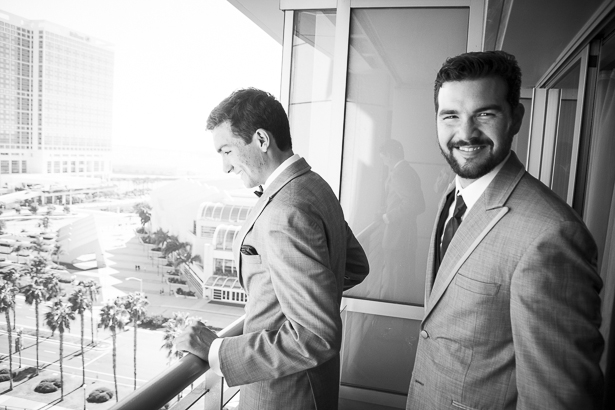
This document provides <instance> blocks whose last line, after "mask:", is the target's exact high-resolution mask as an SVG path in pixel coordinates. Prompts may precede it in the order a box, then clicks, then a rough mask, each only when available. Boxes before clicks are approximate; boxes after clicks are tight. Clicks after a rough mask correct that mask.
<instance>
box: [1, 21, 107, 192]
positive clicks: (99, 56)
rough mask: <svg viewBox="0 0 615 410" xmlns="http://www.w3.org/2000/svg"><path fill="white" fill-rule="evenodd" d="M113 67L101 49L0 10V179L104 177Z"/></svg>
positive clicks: (79, 35)
mask: <svg viewBox="0 0 615 410" xmlns="http://www.w3.org/2000/svg"><path fill="white" fill-rule="evenodd" d="M113 61H114V55H113V51H112V48H111V45H110V44H109V43H106V42H104V41H101V40H98V39H95V38H92V37H90V36H88V35H86V34H83V33H79V32H76V31H73V30H70V29H68V28H65V27H61V26H58V25H55V24H52V23H50V22H46V21H34V20H27V19H24V18H22V17H19V16H16V15H13V14H10V13H7V12H4V11H0V175H3V174H4V175H7V174H26V173H36V174H72V175H79V176H104V175H106V174H108V173H109V172H110V168H111V167H110V154H111V138H112V105H113V101H112V99H113ZM0 182H1V181H0Z"/></svg>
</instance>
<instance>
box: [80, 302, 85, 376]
mask: <svg viewBox="0 0 615 410" xmlns="http://www.w3.org/2000/svg"><path fill="white" fill-rule="evenodd" d="M84 320H85V315H84V314H83V310H81V371H82V373H83V383H82V385H85V353H84V351H83V342H84V341H85V325H84V323H83V321H84Z"/></svg>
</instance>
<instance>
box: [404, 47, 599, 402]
mask: <svg viewBox="0 0 615 410" xmlns="http://www.w3.org/2000/svg"><path fill="white" fill-rule="evenodd" d="M520 86H521V71H520V69H519V67H518V65H517V62H516V60H515V58H514V57H513V56H512V55H510V54H507V53H505V52H501V51H494V52H480V53H467V54H462V55H460V56H457V57H453V58H450V59H448V60H447V61H446V62H445V63H444V65H443V66H442V68H441V69H440V71H439V73H438V75H437V77H436V83H435V96H434V97H435V104H436V122H437V131H438V141H439V145H440V149H441V151H442V154H443V155H444V157H445V158H446V160H447V162H448V163H449V165H450V166H451V168H452V169H453V171H454V172H455V173H456V174H457V176H456V178H455V181H453V182H452V183H451V185H450V186H449V188H448V190H447V192H446V194H445V196H444V198H442V201H441V203H440V208H439V212H438V215H440V217H439V218H437V221H436V224H435V225H436V226H435V227H434V230H433V234H432V239H431V245H430V250H429V256H428V265H427V266H428V269H427V270H428V271H427V280H426V289H425V290H426V292H425V317H424V319H423V322H422V324H421V337H420V338H419V345H418V348H417V354H416V362H415V366H414V372H413V374H412V378H411V381H410V389H409V395H408V401H407V409H413V410H418V409H434V410H442V409H549V410H552V409H571V410H572V409H598V408H600V403H601V398H602V389H603V376H602V373H601V370H600V368H599V366H598V361H599V359H600V355H601V353H602V350H603V347H604V342H603V339H602V337H601V335H600V333H599V327H600V321H601V318H600V297H599V292H600V289H601V287H602V282H601V280H600V278H599V276H598V274H597V273H596V259H597V255H596V246H595V243H594V240H593V239H592V237H591V235H590V233H589V231H588V230H587V228H586V227H585V225H584V223H583V221H582V220H581V219H580V218H579V217H578V216H577V214H576V213H575V212H574V211H573V210H572V209H571V208H570V207H569V206H568V205H567V204H566V203H565V202H564V201H562V200H561V199H560V198H559V197H558V196H557V195H555V194H554V193H553V192H552V191H551V190H550V189H548V188H547V187H546V186H544V185H543V184H542V183H541V182H540V181H538V180H536V179H535V178H533V177H532V176H531V175H529V174H528V173H527V172H526V171H525V170H524V168H523V165H522V164H521V163H520V162H519V160H518V159H517V156H516V155H515V153H514V152H512V151H511V144H512V139H513V137H514V135H515V134H516V133H517V132H518V131H519V127H520V126H521V120H522V118H523V114H524V109H523V106H522V105H521V104H519V93H520Z"/></svg>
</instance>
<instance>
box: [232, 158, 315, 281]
mask: <svg viewBox="0 0 615 410" xmlns="http://www.w3.org/2000/svg"><path fill="white" fill-rule="evenodd" d="M310 169H311V167H310V166H309V165H308V163H307V162H306V161H305V159H303V158H301V159H299V160H297V161H295V162H293V163H292V164H291V165H290V166H289V167H288V168H286V169H285V170H284V171H283V172H282V173H281V174H280V175H279V176H278V177H277V178H276V179H275V180H274V181H273V182H272V183H271V185H270V186H268V187H267V189H266V190H265V191H264V192H263V195H261V197H260V198H259V200H258V201H257V202H256V205H254V208H252V210H251V211H250V214H249V215H248V219H247V220H246V222H245V223H244V224H243V225H242V226H241V229H240V230H239V233H237V236H236V237H235V241H234V242H233V257H234V259H235V262H236V264H237V265H236V266H237V275H238V276H239V282H240V283H241V285H242V286H243V276H242V274H241V252H240V251H241V245H243V241H244V240H245V238H246V235H247V234H248V232H250V230H251V229H252V227H253V226H254V223H255V222H256V220H257V219H258V217H259V216H260V215H261V213H262V212H263V210H264V209H265V207H266V206H267V205H269V203H270V202H271V201H272V200H273V198H274V197H275V195H276V194H277V193H278V192H279V191H280V190H281V189H282V188H283V187H284V186H285V185H286V184H288V183H289V182H290V181H292V180H293V179H295V178H297V177H298V176H300V175H303V174H305V173H306V172H308V171H309V170H310Z"/></svg>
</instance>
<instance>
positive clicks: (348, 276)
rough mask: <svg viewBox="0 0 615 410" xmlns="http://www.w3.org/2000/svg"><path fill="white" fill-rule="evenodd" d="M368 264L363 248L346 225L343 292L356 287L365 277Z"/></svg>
mask: <svg viewBox="0 0 615 410" xmlns="http://www.w3.org/2000/svg"><path fill="white" fill-rule="evenodd" d="M368 273H369V262H368V260H367V255H365V251H364V250H363V247H362V246H361V245H360V244H359V241H358V240H357V238H356V237H355V236H354V233H353V232H352V229H350V227H349V226H348V224H346V273H345V274H344V290H345V291H346V290H348V289H351V288H353V287H354V286H357V285H358V284H359V283H361V282H363V280H364V279H365V278H366V277H367V274H368Z"/></svg>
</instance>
